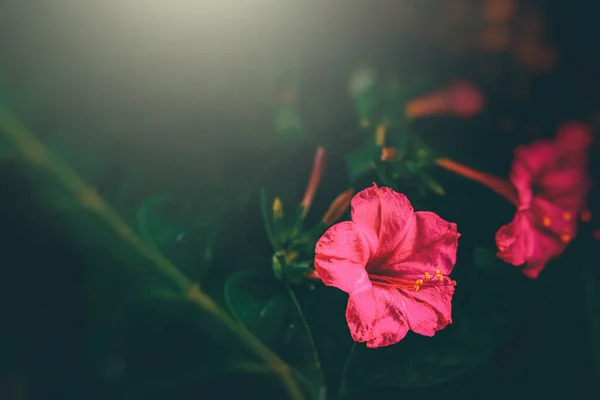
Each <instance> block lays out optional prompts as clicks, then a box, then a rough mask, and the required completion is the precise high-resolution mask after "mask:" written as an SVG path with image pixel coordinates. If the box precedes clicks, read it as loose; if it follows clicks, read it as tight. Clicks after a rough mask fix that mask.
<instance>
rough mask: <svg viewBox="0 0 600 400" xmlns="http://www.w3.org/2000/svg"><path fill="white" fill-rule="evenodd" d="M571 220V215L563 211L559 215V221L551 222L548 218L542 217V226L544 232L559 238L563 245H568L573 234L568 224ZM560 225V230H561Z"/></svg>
mask: <svg viewBox="0 0 600 400" xmlns="http://www.w3.org/2000/svg"><path fill="white" fill-rule="evenodd" d="M572 219H573V214H571V213H570V212H568V211H565V212H563V213H562V215H561V220H558V221H557V220H556V219H555V220H552V218H550V217H549V216H547V215H546V216H544V217H542V225H543V226H544V228H546V230H548V231H550V232H552V233H553V234H555V235H557V236H559V238H560V241H561V242H563V243H569V242H570V241H571V240H572V239H573V232H571V224H570V223H569V222H570V221H571V220H572ZM561 225H562V229H561Z"/></svg>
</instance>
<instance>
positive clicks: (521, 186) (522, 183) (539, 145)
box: [509, 140, 556, 209]
mask: <svg viewBox="0 0 600 400" xmlns="http://www.w3.org/2000/svg"><path fill="white" fill-rule="evenodd" d="M555 159H556V152H555V150H554V146H553V143H552V142H550V141H549V140H539V141H537V142H535V143H532V144H530V145H527V146H519V147H518V148H517V149H516V150H515V159H514V161H513V164H512V166H511V170H510V176H509V179H510V181H511V183H512V184H513V185H514V186H515V188H516V189H517V192H518V196H519V203H520V205H521V207H520V209H525V208H528V207H529V205H530V204H531V201H532V198H533V188H532V184H533V181H534V179H535V177H536V176H537V175H538V174H539V173H540V172H542V171H543V170H544V169H546V168H547V167H548V166H549V165H552V163H553V162H554V161H555Z"/></svg>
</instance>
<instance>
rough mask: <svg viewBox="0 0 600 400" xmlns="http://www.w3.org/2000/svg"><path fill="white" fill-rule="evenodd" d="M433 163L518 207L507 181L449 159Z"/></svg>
mask: <svg viewBox="0 0 600 400" xmlns="http://www.w3.org/2000/svg"><path fill="white" fill-rule="evenodd" d="M435 163H436V164H437V165H438V166H440V167H442V168H445V169H447V170H448V171H452V172H454V173H456V174H458V175H462V176H464V177H465V178H468V179H471V180H472V181H475V182H477V183H480V184H482V185H483V186H486V187H488V188H490V189H492V190H493V191H494V192H496V193H498V194H499V195H500V196H502V197H504V198H505V199H507V200H508V201H510V202H511V203H512V204H514V205H515V206H518V204H519V199H518V197H517V191H516V189H515V188H514V186H513V185H511V183H510V182H509V181H508V180H506V179H502V178H498V177H497V176H494V175H490V174H487V173H485V172H481V171H478V170H476V169H473V168H471V167H467V166H466V165H463V164H460V163H458V162H456V161H453V160H450V159H449V158H438V159H437V160H435Z"/></svg>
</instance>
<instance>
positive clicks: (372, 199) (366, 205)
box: [352, 186, 414, 264]
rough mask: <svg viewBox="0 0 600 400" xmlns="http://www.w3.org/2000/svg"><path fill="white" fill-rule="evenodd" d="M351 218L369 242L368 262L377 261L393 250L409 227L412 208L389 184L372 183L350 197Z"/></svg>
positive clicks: (410, 225) (412, 221)
mask: <svg viewBox="0 0 600 400" xmlns="http://www.w3.org/2000/svg"><path fill="white" fill-rule="evenodd" d="M352 221H354V222H355V223H356V224H357V225H358V226H359V228H360V229H361V231H362V232H363V233H364V235H365V237H366V238H367V241H368V242H369V245H370V248H371V259H370V263H369V264H372V263H375V264H376V263H377V260H381V259H382V258H385V257H386V256H387V255H389V254H390V253H392V252H393V251H394V250H395V249H396V248H397V247H398V246H399V245H400V243H402V241H403V240H404V238H405V237H406V235H407V233H408V232H409V231H410V230H411V229H412V226H413V224H414V209H413V207H412V205H411V204H410V201H409V200H408V199H407V198H406V196H405V195H403V194H400V193H397V192H395V191H393V190H392V189H390V188H388V187H382V188H378V187H376V186H374V187H370V188H368V189H365V190H363V191H361V192H359V193H357V194H356V196H354V198H353V199H352Z"/></svg>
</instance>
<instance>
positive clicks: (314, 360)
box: [225, 271, 325, 399]
mask: <svg viewBox="0 0 600 400" xmlns="http://www.w3.org/2000/svg"><path fill="white" fill-rule="evenodd" d="M292 290H293V289H292V288H291V287H289V286H286V284H285V283H284V282H282V281H279V280H276V279H274V278H272V277H270V276H269V275H262V274H259V273H255V272H250V271H239V272H236V273H234V274H232V275H230V276H229V278H228V279H227V282H226V284H225V299H226V302H227V305H228V307H229V310H230V311H231V313H232V314H233V316H234V317H235V318H236V319H237V320H238V321H239V322H240V323H241V324H243V325H244V326H245V327H246V328H247V329H248V330H250V331H251V332H252V333H254V334H255V335H256V336H257V337H258V338H259V339H260V340H261V341H262V342H263V343H265V344H266V345H267V346H269V348H270V349H271V350H273V351H275V352H276V353H277V354H279V355H280V356H281V357H282V358H283V359H284V360H285V361H287V362H288V363H289V364H290V365H291V366H292V367H294V368H295V369H296V370H297V371H298V373H299V374H300V376H301V377H302V378H301V379H300V380H301V381H302V382H303V383H304V385H306V386H307V389H308V390H309V391H310V393H311V398H314V399H320V398H322V396H323V394H324V393H325V382H324V378H323V374H322V371H321V364H320V361H319V359H318V355H317V353H316V349H315V347H314V342H313V338H312V334H311V331H310V328H309V326H308V325H307V323H306V320H305V318H304V315H303V314H302V310H301V309H300V306H299V304H298V302H297V300H296V296H295V294H294V292H293V291H292Z"/></svg>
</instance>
